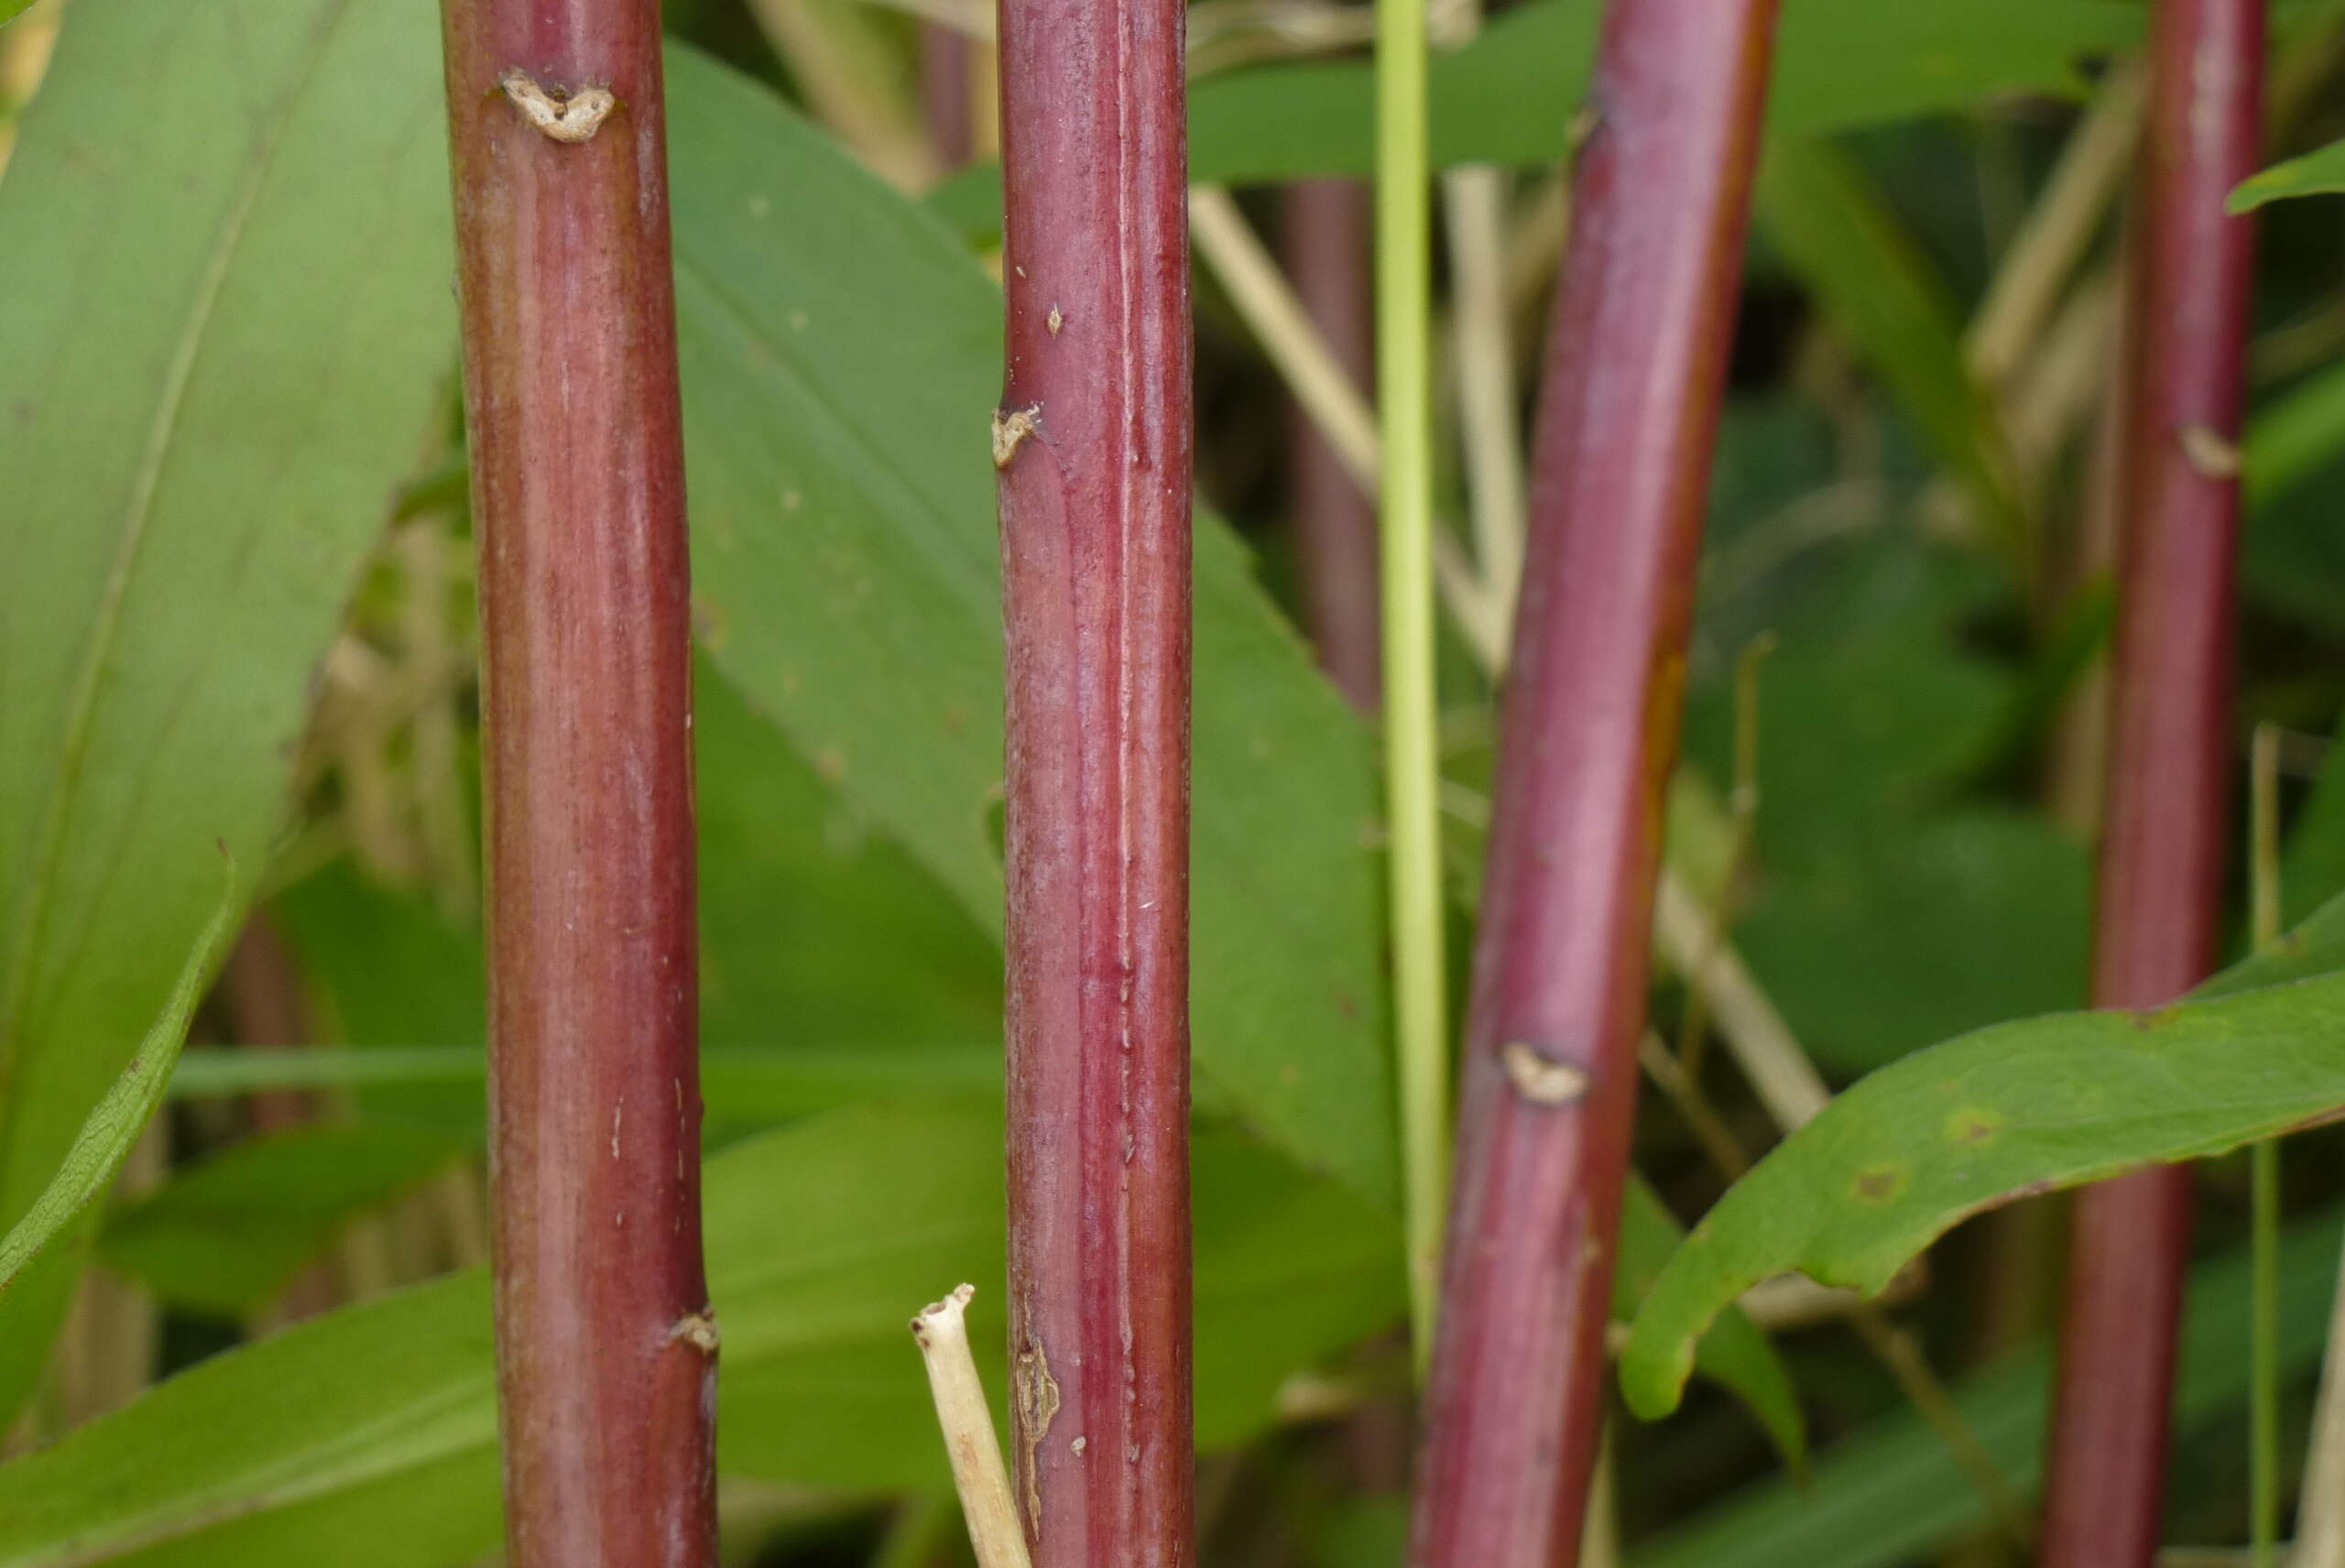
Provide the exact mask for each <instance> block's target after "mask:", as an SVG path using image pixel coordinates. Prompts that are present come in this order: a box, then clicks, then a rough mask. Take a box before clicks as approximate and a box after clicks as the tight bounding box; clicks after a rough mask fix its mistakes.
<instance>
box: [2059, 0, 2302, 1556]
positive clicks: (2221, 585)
mask: <svg viewBox="0 0 2345 1568" xmlns="http://www.w3.org/2000/svg"><path fill="white" fill-rule="evenodd" d="M2262 70H2263V3H2262V0H2161V3H2160V4H2159V5H2156V6H2155V7H2154V12H2153V21H2152V24H2151V42H2150V87H2149V94H2150V100H2149V110H2148V115H2147V120H2146V123H2145V125H2144V127H2143V156H2142V158H2141V159H2140V163H2139V167H2140V169H2141V170H2142V178H2141V180H2140V184H2139V186H2138V188H2137V191H2136V195H2135V202H2136V205H2135V210H2134V213H2133V227H2132V247H2131V251H2130V265H2131V277H2130V279H2129V287H2130V289H2131V293H2130V296H2129V299H2128V307H2129V312H2130V314H2129V319H2128V321H2127V325H2126V329H2125V331H2126V341H2127V343H2128V353H2127V356H2126V357H2127V366H2128V374H2127V378H2126V383H2125V390H2124V396H2125V398H2126V408H2125V415H2124V419H2123V421H2122V424H2121V428H2120V434H2119V441H2120V443H2121V457H2120V462H2119V465H2118V473H2119V479H2118V485H2119V495H2118V505H2117V515H2118V516H2119V517H2121V518H2123V519H2124V520H2125V526H2126V528H2127V535H2126V539H2125V541H2124V546H2123V550H2122V556H2123V561H2122V568H2121V574H2120V593H2119V608H2118V629H2117V642H2116V659H2115V665H2114V669H2115V676H2114V681H2113V702H2114V709H2113V715H2114V716H2113V722H2112V729H2111V734H2110V768H2109V773H2108V782H2107V789H2106V795H2105V798H2104V800H2105V804H2104V812H2103V823H2104V827H2103V836H2102V842H2101V850H2100V888H2099V926H2098V929H2097V931H2096V932H2095V938H2094V952H2093V1000H2094V1002H2095V1003H2096V1005H2099V1006H2101V1007H2159V1006H2163V1005H2164V1004H2165V1003H2166V1002H2169V1001H2171V1000H2173V999H2174V998H2175V997H2176V996H2179V995H2181V994H2182V993H2183V992H2184V991H2185V990H2187V989H2188V988H2189V987H2190V986H2191V985H2194V984H2196V983H2197V982H2198V980H2199V979H2200V978H2202V977H2203V976H2204V975H2206V973H2207V972H2208V969H2209V964H2210V963H2211V961H2212V959H2213V956H2214V951H2215V940H2216V922H2217V911H2218V909H2219V907H2220V897H2221V892H2222V886H2221V883H2222V855H2223V838H2224V832H2225V822H2226V815H2225V812H2226V805H2225V786H2226V773H2227V769H2228V765H2229V738H2230V716H2229V715H2230V667H2231V636H2232V619H2231V617H2232V595H2231V579H2232V570H2233V565H2232V556H2233V539H2234V536H2235V534H2236V531H2237V522H2238V512H2239V484H2238V463H2237V458H2236V447H2235V445H2234V443H2235V442H2236V441H2237V440H2238V432H2239V423H2240V405H2241V377H2242V369H2243V365H2244V353H2243V350H2244V340H2245V332H2246V306H2247V300H2248V289H2249V283H2250V277H2249V275H2250V264H2251V261H2252V246H2253V234H2252V229H2251V228H2250V226H2249V224H2248V223H2247V221H2246V220H2244V219H2241V218H2234V217H2227V216H2225V214H2224V212H2223V199H2224V197H2225V195H2226V194H2227V193H2228V192H2229V191H2230V189H2231V188H2232V187H2233V186H2235V185H2236V184H2238V182H2239V181H2240V180H2242V179H2244V178H2246V177H2247V176H2248V175H2249V174H2250V173H2252V172H2253V170H2254V168H2255V161H2256V160H2255V151H2256V133H2257V125H2258V111H2257V97H2258V80H2259V77H2260V74H2261V72H2262ZM2189 1226H2190V1173H2189V1171H2188V1170H2187V1168H2164V1169H2157V1170H2150V1171H2137V1172H2135V1173H2133V1174H2132V1175H2130V1176H2125V1177H2121V1178H2120V1179H2118V1180H2116V1181H2109V1182H2105V1183H2103V1184H2102V1185H2100V1186H2099V1187H2095V1188H2092V1189H2090V1190H2089V1191H2088V1192H2085V1193H2084V1194H2083V1195H2082V1196H2081V1197H2080V1198H2079V1199H2078V1203H2077V1212H2076V1225H2075V1233H2074V1236H2073V1237H2072V1240H2071V1243H2070V1253H2069V1260H2070V1261H2069V1288H2068V1302H2067V1315H2066V1318H2065V1321H2064V1323H2063V1325H2062V1334H2061V1347H2060V1348H2061V1356H2060V1371H2059V1377H2058V1382H2057V1388H2056V1394H2055V1401H2054V1418H2053V1425H2052V1437H2051V1447H2050V1468H2049V1473H2048V1478H2047V1484H2046V1487H2045V1526H2044V1558H2043V1561H2044V1563H2045V1564H2046V1568H2084V1565H2086V1564H2091V1565H2092V1568H2132V1565H2143V1568H2145V1565H2146V1564H2148V1563H2150V1561H2151V1560H2152V1558H2153V1557H2154V1555H2155V1553H2156V1550H2157V1536H2158V1522H2159V1514H2160V1509H2161V1507H2162V1504H2163V1502H2164V1493H2165V1485H2164V1483H2165V1451H2166V1424H2167V1414H2168V1404H2169V1394H2170V1392H2171V1388H2172V1383H2173V1367H2174V1346H2175V1335H2176V1328H2177V1325H2178V1318H2179V1315H2180V1311H2181V1293H2182V1276H2183V1270H2184V1268H2185V1265H2186V1264H2187V1253H2188V1246H2189Z"/></svg>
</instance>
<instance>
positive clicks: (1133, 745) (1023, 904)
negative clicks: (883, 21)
mask: <svg viewBox="0 0 2345 1568" xmlns="http://www.w3.org/2000/svg"><path fill="white" fill-rule="evenodd" d="M1182 24H1183V8H1182V5H1181V0H1103V3H1101V4H1098V5H1084V6H1078V7H1074V8H1068V7H1065V6H1063V5H1057V4H1055V3H1054V0H1005V3H1004V5H1003V6H1002V13H1001V103H1002V167H1003V169H1004V173H1005V181H1004V191H1005V196H1006V214H1007V216H1006V224H1005V228H1004V232H1003V248H1002V270H1003V275H1004V278H1003V288H1004V292H1005V295H1006V297H1007V298H1006V303H1007V309H1008V328H1007V339H1008V343H1007V350H1006V358H1007V366H1006V372H1005V376H1004V382H1003V388H1002V396H1001V404H1000V407H999V408H998V409H997V410H996V411H995V414H994V421H993V463H994V467H995V469H996V470H997V471H998V474H999V482H998V489H999V499H1000V516H1001V567H1002V631H1003V637H1004V641H1005V645H1006V646H1005V650H1004V657H1005V699H1004V728H1005V732H1006V742H1007V746H1006V749H1007V762H1006V771H1005V779H1004V789H1005V791H1006V794H1007V811H1006V815H1005V819H1004V841H1005V842H1004V857H1003V870H1004V875H1005V877H1006V879H1007V882H1008V892H1009V898H1008V905H1007V920H1006V921H1005V938H1006V957H1007V964H1008V997H1007V1003H1006V1018H1005V1020H1004V1022H1005V1025H1006V1029H1007V1034H1008V1043H1009V1118H1008V1121H1009V1125H1008V1138H1009V1343H1010V1354H1011V1365H1012V1368H1013V1370H1012V1374H1011V1376H1012V1379H1013V1398H1012V1399H1011V1401H1010V1410H1011V1434H1012V1442H1011V1453H1012V1458H1013V1461H1014V1465H1013V1468H1014V1470H1015V1473H1016V1475H1017V1478H1018V1487H1019V1494H1020V1501H1021V1507H1022V1512H1023V1515H1024V1517H1023V1519H1021V1521H1020V1522H1021V1524H1022V1525H1023V1527H1024V1529H1025V1530H1026V1533H1027V1537H1028V1541H1029V1543H1030V1545H1031V1548H1032V1550H1033V1555H1034V1562H1035V1564H1036V1568H1091V1565H1096V1564H1098V1563H1117V1564H1119V1565H1122V1568H1180V1565H1182V1564H1184V1563H1190V1562H1192V1561H1193V1560H1194V1556H1195V1552H1196V1541H1195V1531H1196V1526H1195V1519H1194V1481H1195V1472H1196V1457H1195V1443H1194V1435H1193V1431H1192V1427H1193V1421H1192V1415H1191V1392H1190V1356H1191V1345H1190V1293H1191V1287H1190V1278H1189V1148H1188V1130H1189V885H1188V874H1189V678H1190V615H1191V611H1190V564H1189V495H1190V483H1191V481H1190V441H1191V432H1190V426H1191V422H1192V414H1191V391H1190V327H1189V265H1188V262H1189V257H1188V181H1187V168H1186V159H1185V157H1184V147H1185V142H1186V129H1185V126H1184V125H1183V52H1182V37H1183V34H1182ZM970 412H971V414H972V415H974V414H975V413H976V410H975V409H972V410H970Z"/></svg>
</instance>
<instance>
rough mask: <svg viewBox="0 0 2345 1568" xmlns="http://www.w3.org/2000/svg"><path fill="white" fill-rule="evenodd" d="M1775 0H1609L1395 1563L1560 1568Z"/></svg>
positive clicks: (1595, 1390) (1578, 182) (1576, 1493)
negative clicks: (1418, 1450) (1451, 1197)
mask: <svg viewBox="0 0 2345 1568" xmlns="http://www.w3.org/2000/svg"><path fill="white" fill-rule="evenodd" d="M1774 15H1775V7H1774V5H1773V4H1772V0H1730V3H1721V0H1612V4H1611V5H1609V7H1608V9H1607V16H1606V25H1605V37H1604V44H1603V49H1602V53H1601V57H1600V59H1599V62H1598V67H1597V72H1596V81H1595V86H1594V89H1593V93H1592V106H1593V108H1594V110H1595V114H1594V115H1593V117H1592V124H1591V128H1590V130H1589V133H1588V139H1587V144H1586V147H1585V148H1584V150H1583V151H1582V153H1581V156H1580V160H1579V165H1578V169H1577V171H1576V176H1575V180H1574V186H1573V201H1574V212H1573V220H1572V233H1571V239H1570V243H1569V245H1568V247H1567V249H1566V252H1565V258H1564V268H1563V278H1562V283H1561V289H1560V293H1559V296H1558V299H1557V302H1556V306H1555V310H1556V321H1555V325H1554V330H1553V332H1552V335H1551V337H1550V340H1549V342H1550V350H1549V358H1548V363H1547V371H1546V377H1545V381H1544V383H1543V387H1542V390H1541V405H1540V412H1539V424H1538V431H1537V451H1536V456H1535V460H1534V469H1533V479H1532V503H1531V537H1530V540H1529V550H1528V554H1527V558H1526V561H1525V565H1524V574H1523V586H1522V607H1521V610H1520V612H1519V615H1518V618H1517V622H1516V629H1515V644H1514V657H1513V659H1512V662H1511V666H1510V668H1509V672H1508V682H1507V693H1506V703H1505V711H1504V713H1503V715H1502V720H1501V725H1500V751H1499V767H1498V776H1497V781H1496V785H1495V788H1494V789H1493V791H1492V797H1491V813H1492V827H1491V835H1490V844H1489V872H1488V875H1487V877H1485V880H1484V884H1483V892H1482V903H1481V911H1480V919H1479V924H1478V931H1477V935H1476V943H1475V954H1474V994H1473V1001H1472V1007H1471V1010H1470V1013H1469V1015H1468V1021H1467V1039H1466V1062H1465V1067H1464V1082H1463V1088H1462V1094H1461V1105H1462V1112H1461V1116H1460V1123H1459V1134H1458V1150H1457V1173H1458V1174H1457V1182H1456V1200H1455V1203H1454V1204H1453V1207H1452V1210H1451V1215H1450V1230H1449V1236H1448V1241H1447V1256H1446V1258H1445V1273H1444V1277H1443V1284H1442V1298H1441V1318H1440V1323H1439V1328H1438V1334H1437V1338H1436V1342H1435V1349H1434V1368H1433V1379H1432V1383H1431V1386H1430V1388H1429V1389H1428V1392H1427V1396H1426V1410H1427V1421H1428V1430H1427V1434H1426V1439H1425V1450H1424V1460H1423V1474H1422V1475H1421V1477H1420V1482H1419V1487H1418V1496H1417V1508H1416V1517H1415V1520H1414V1530H1413V1536H1412V1561H1413V1562H1414V1563H1416V1564H1417V1565H1418V1568H1486V1565H1488V1564H1492V1563H1557V1564H1569V1563H1572V1562H1573V1561H1574V1560H1575V1558H1576V1554H1577V1551H1578V1545H1579V1541H1580V1533H1581V1521H1582V1515H1583V1512H1584V1509H1585V1508H1586V1503H1587V1485H1588V1477H1589V1475H1590V1473H1591V1470H1592V1468H1593V1466H1594V1464H1595V1460H1596V1446H1597V1438H1598V1425H1599V1421H1600V1417H1601V1415H1602V1411H1603V1389H1604V1383H1605V1326H1606V1322H1607V1319H1608V1316H1609V1314H1608V1312H1606V1304H1607V1301H1608V1298H1609V1290H1610V1285H1611V1280H1612V1275H1613V1270H1614V1267H1615V1263H1616V1257H1617V1241H1618V1235H1619V1229H1620V1193H1621V1185H1622V1181H1623V1179H1624V1177H1625V1175H1626V1173H1627V1168H1628V1154H1629V1139H1630V1120H1631V1116H1632V1115H1633V1113H1634V1110H1635V1105H1636V1088H1637V1080H1638V1070H1637V1062H1636V1041H1637V1038H1638V1035H1639V1034H1640V1032H1641V1030H1642V1029H1643V1027H1644V1009H1645V990H1646V984H1647V977H1648V976H1647V958H1648V944H1649V934H1650V932H1651V930H1652V898H1653V883H1654V878H1655V876H1656V874H1657V873H1658V871H1659V869H1660V855H1661V829H1662V815H1663V796H1664V794H1665V791H1666V789H1667V787H1668V781H1669V775H1670V769H1671V767H1672V765H1673V763H1674V759H1675V752H1676V745H1677V729H1678V720H1679V702H1680V695H1681V691H1682V681H1683V680H1684V671H1685V637H1686V631H1687V626H1688V624H1689V622H1690V619H1691V615H1692V600H1693V586H1694V573H1695V567H1696V558H1697V556H1698V554H1699V550H1700V543H1701V526H1702V515H1703V506H1704V498H1705V494H1706V491H1707V482H1708V476H1709V470H1710V456H1711V444H1712V440H1713V437H1714V435H1715V433H1716V430H1717V423H1718V399H1719V397H1720V394H1721V392H1722V391H1723V388H1724V384H1725V379H1726V367H1727V351H1728V346H1729V339H1730V338H1731V336H1732V333H1733V322H1734V308H1735V300H1736V297H1737V294H1738V292H1739V286H1740V278H1741V264H1742V250H1743V235H1744V230H1745V227H1746V221H1747V217H1748V212H1749V201H1750V184H1751V163H1752V159H1753V157H1754V154H1755V152H1756V150H1757V144H1758V137H1759V116H1760V108H1761V101H1762V98H1763V96H1764V93H1765V88H1766V81H1767V60H1768V50H1769V44H1770V41H1771V38H1772V31H1773V25H1774Z"/></svg>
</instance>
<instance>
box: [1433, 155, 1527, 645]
mask: <svg viewBox="0 0 2345 1568" xmlns="http://www.w3.org/2000/svg"><path fill="white" fill-rule="evenodd" d="M1441 191H1442V198H1443V205H1444V208H1445V213H1446V216H1447V218H1448V224H1447V227H1448V230H1449V271H1450V300H1451V307H1450V321H1451V333H1452V340H1451V341H1452V348H1453V351H1454V355H1455V363H1456V373H1457V406H1458V425H1459V435H1460V438H1461V441H1462V443H1463V445H1464V449H1465V457H1466V495H1467V502H1468V510H1467V515H1468V517H1470V518H1471V519H1472V522H1473V528H1474V556H1475V561H1476V563H1477V564H1478V566H1479V567H1480V568H1481V578H1482V583H1483V586H1484V589H1485V590H1486V592H1487V593H1489V597H1490V598H1491V599H1492V600H1493V601H1495V602H1496V603H1497V604H1498V605H1499V606H1500V626H1499V630H1500V634H1501V636H1503V634H1504V633H1505V632H1506V631H1507V630H1508V629H1509V627H1510V626H1511V622H1512V620H1513V614H1514V600H1515V594H1516V592H1517V590H1518V589H1519V588H1520V586H1521V584H1522V533H1523V506H1524V503H1523V495H1522V432H1521V430H1520V429H1519V428H1518V423H1519V419H1520V416H1519V414H1518V412H1517V410H1516V407H1515V385H1514V344H1513V336H1514V334H1513V332H1512V331H1511V328H1512V321H1511V318H1510V316H1509V314H1508V311H1507V302H1506V196H1507V175H1506V171H1505V170H1504V169H1494V168H1491V167H1490V166H1489V165H1487V164H1468V165H1461V166H1460V167H1458V168H1456V169H1446V170H1444V171H1443V174H1442V177H1441Z"/></svg>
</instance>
